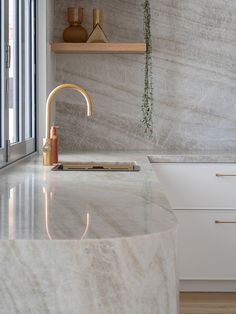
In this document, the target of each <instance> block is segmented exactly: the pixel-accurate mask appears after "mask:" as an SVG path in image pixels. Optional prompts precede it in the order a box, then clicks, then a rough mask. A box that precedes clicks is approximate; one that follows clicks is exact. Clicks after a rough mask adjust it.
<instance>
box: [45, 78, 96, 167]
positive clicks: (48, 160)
mask: <svg viewBox="0 0 236 314" xmlns="http://www.w3.org/2000/svg"><path fill="white" fill-rule="evenodd" d="M63 89H73V90H75V91H77V92H79V93H81V94H82V95H83V96H84V98H85V100H86V104H87V116H88V117H89V116H91V115H92V101H91V99H90V96H89V95H88V93H87V92H86V90H84V89H83V88H82V87H81V86H79V85H77V84H62V85H59V86H57V87H56V88H55V89H54V90H53V91H52V92H51V93H50V94H49V96H48V99H47V104H46V132H45V133H46V135H45V138H44V140H43V165H44V166H51V165H52V143H51V139H50V124H51V111H52V101H53V98H54V97H55V96H56V95H57V94H58V93H59V92H60V91H61V90H63Z"/></svg>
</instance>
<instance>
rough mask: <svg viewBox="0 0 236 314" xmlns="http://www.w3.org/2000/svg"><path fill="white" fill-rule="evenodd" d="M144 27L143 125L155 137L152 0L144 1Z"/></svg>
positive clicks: (145, 130)
mask: <svg viewBox="0 0 236 314" xmlns="http://www.w3.org/2000/svg"><path fill="white" fill-rule="evenodd" d="M143 14H144V20H143V24H144V25H143V26H144V38H145V42H146V45H147V51H146V54H145V70H144V73H145V75H144V93H143V101H142V107H141V109H142V115H143V116H142V121H141V122H142V125H143V128H144V133H145V134H147V135H149V136H150V137H152V135H153V117H152V116H153V81H152V79H153V77H152V33H151V8H150V0H144V3H143Z"/></svg>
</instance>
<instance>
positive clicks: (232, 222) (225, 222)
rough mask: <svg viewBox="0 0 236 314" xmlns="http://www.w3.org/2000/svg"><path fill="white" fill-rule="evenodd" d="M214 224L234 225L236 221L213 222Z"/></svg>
mask: <svg viewBox="0 0 236 314" xmlns="http://www.w3.org/2000/svg"><path fill="white" fill-rule="evenodd" d="M215 224H236V221H223V220H215Z"/></svg>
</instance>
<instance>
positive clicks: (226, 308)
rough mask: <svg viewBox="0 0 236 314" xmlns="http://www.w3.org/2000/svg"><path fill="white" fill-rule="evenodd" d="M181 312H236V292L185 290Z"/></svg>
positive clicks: (209, 313)
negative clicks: (194, 291) (196, 291)
mask: <svg viewBox="0 0 236 314" xmlns="http://www.w3.org/2000/svg"><path fill="white" fill-rule="evenodd" d="M180 314H236V293H193V292H183V293H181V294H180Z"/></svg>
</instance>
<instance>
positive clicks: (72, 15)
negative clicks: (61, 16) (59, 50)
mask: <svg viewBox="0 0 236 314" xmlns="http://www.w3.org/2000/svg"><path fill="white" fill-rule="evenodd" d="M83 10H84V9H83V8H68V11H67V16H68V22H69V24H70V26H69V27H67V28H66V29H65V30H64V32H63V40H64V41H65V42H68V43H84V42H86V41H87V39H88V32H87V31H86V29H85V28H84V27H83V26H81V24H82V23H83V16H84V11H83Z"/></svg>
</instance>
